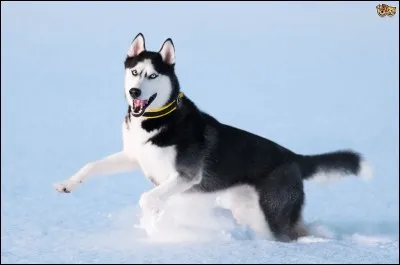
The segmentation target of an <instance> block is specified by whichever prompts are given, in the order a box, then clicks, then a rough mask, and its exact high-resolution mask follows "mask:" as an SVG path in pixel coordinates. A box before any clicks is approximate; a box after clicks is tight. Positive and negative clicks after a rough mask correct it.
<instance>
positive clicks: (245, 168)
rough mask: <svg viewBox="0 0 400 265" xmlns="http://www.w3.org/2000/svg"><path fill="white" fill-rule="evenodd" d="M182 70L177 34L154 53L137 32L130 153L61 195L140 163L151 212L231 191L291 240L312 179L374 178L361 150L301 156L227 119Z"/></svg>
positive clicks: (125, 129) (246, 211)
mask: <svg viewBox="0 0 400 265" xmlns="http://www.w3.org/2000/svg"><path fill="white" fill-rule="evenodd" d="M174 67H175V48H174V45H173V42H172V40H171V39H167V40H165V42H164V43H163V45H162V46H161V49H160V51H158V52H153V51H147V50H146V48H145V39H144V37H143V35H142V34H141V33H140V34H138V35H137V36H136V37H135V39H134V40H133V42H132V44H131V46H130V48H129V50H128V54H127V57H126V59H125V96H126V99H127V101H128V112H127V114H126V116H125V119H124V120H123V122H122V133H123V150H122V151H120V152H118V153H115V154H112V155H110V156H108V157H105V158H103V159H101V160H98V161H93V162H91V163H88V164H87V165H85V166H84V167H82V168H81V169H80V170H79V171H78V172H77V173H76V174H75V175H73V176H72V177H71V178H69V179H68V180H66V181H65V182H64V183H62V184H56V189H57V190H58V191H59V192H65V193H69V192H71V191H72V190H73V189H74V188H75V187H76V186H77V185H78V184H79V183H82V182H83V181H85V180H86V179H87V178H88V177H92V176H97V175H105V174H116V173H121V172H126V171H130V170H134V169H137V168H140V169H141V170H142V171H143V174H144V175H145V176H146V177H147V178H148V179H149V180H150V181H151V182H152V183H153V184H154V188H153V189H151V190H150V191H148V192H145V193H144V194H142V196H141V198H140V201H139V205H140V207H141V209H142V211H143V212H144V213H157V212H158V211H159V210H160V209H161V208H162V205H163V203H165V201H166V200H167V199H168V198H170V197H171V196H173V195H178V194H182V193H195V192H197V193H218V192H227V193H229V194H230V195H231V196H230V197H231V198H232V200H233V201H232V202H231V209H230V210H231V211H232V215H233V216H234V218H235V219H236V220H237V221H238V223H240V224H245V225H248V226H249V227H250V228H251V229H252V230H253V231H254V232H256V233H257V234H259V235H260V236H266V237H270V236H271V235H272V236H273V238H274V239H275V240H280V241H291V240H296V239H297V238H298V237H300V236H305V235H307V231H306V228H305V226H304V223H303V220H302V208H303V204H304V198H305V195H304V189H303V181H304V180H306V179H321V178H325V179H335V178H340V177H344V176H348V175H358V176H361V177H367V178H368V177H371V176H372V174H371V171H370V167H369V166H368V164H367V163H366V162H365V160H364V159H363V158H362V156H361V155H360V154H358V153H356V152H353V151H350V150H343V151H336V152H330V153H325V154H319V155H301V154H296V153H294V152H293V151H291V150H288V149H286V148H285V147H282V146H280V145H278V144H277V143H275V142H273V141H270V140H268V139H265V138H263V137H261V136H258V135H255V134H252V133H250V132H247V131H245V130H241V129H238V128H235V127H232V126H229V125H227V124H223V123H221V122H220V121H218V120H216V119H215V118H213V117H212V116H211V115H209V114H207V113H205V112H202V111H201V110H199V109H198V108H197V107H196V105H195V103H193V101H191V100H190V99H189V97H187V96H186V95H184V94H183V93H182V92H181V89H180V86H179V82H178V78H177V76H176V74H175V70H174Z"/></svg>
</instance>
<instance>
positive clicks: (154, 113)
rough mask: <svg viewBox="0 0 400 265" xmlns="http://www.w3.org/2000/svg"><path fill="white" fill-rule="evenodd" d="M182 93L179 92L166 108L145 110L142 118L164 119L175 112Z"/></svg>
mask: <svg viewBox="0 0 400 265" xmlns="http://www.w3.org/2000/svg"><path fill="white" fill-rule="evenodd" d="M183 96H184V95H183V93H182V92H180V93H179V95H178V97H177V98H176V99H175V100H174V101H172V102H171V103H168V104H167V105H166V106H164V107H161V108H158V109H151V110H147V111H146V112H145V113H144V114H143V115H142V117H145V118H148V119H155V118H160V117H164V116H166V115H168V114H170V113H172V112H173V111H174V110H176V107H177V106H178V104H179V103H180V101H181V99H182V98H183Z"/></svg>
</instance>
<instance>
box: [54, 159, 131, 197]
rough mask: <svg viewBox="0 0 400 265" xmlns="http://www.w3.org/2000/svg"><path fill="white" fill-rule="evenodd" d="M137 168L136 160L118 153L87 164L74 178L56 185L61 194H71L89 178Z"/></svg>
mask: <svg viewBox="0 0 400 265" xmlns="http://www.w3.org/2000/svg"><path fill="white" fill-rule="evenodd" d="M137 167H138V164H137V162H136V160H135V159H133V158H130V157H128V156H127V155H126V153H125V152H118V153H115V154H112V155H110V156H107V157H105V158H103V159H100V160H97V161H93V162H90V163H88V164H86V165H85V166H84V167H82V168H81V169H80V170H79V171H78V172H77V173H76V174H74V175H73V176H72V177H70V178H69V179H67V180H66V181H64V182H63V183H60V184H56V185H55V188H56V190H57V191H59V192H71V191H72V190H73V189H74V188H75V187H77V186H78V185H79V184H80V183H82V182H84V181H85V180H86V179H87V178H88V177H94V176H101V175H112V174H117V173H121V172H126V171H130V170H134V169H136V168H137Z"/></svg>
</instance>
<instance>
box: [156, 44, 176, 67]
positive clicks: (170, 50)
mask: <svg viewBox="0 0 400 265" xmlns="http://www.w3.org/2000/svg"><path fill="white" fill-rule="evenodd" d="M159 53H160V54H161V57H162V59H163V61H164V62H165V63H166V64H171V65H172V64H175V47H174V43H173V42H172V40H171V39H170V38H168V39H166V40H165V41H164V43H163V45H162V46H161V49H160V51H159Z"/></svg>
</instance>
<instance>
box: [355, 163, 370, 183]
mask: <svg viewBox="0 0 400 265" xmlns="http://www.w3.org/2000/svg"><path fill="white" fill-rule="evenodd" d="M358 175H359V176H360V177H361V178H362V179H364V180H370V179H372V177H373V172H372V167H371V165H370V164H369V163H368V162H367V161H365V160H362V161H361V162H360V170H359V171H358Z"/></svg>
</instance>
